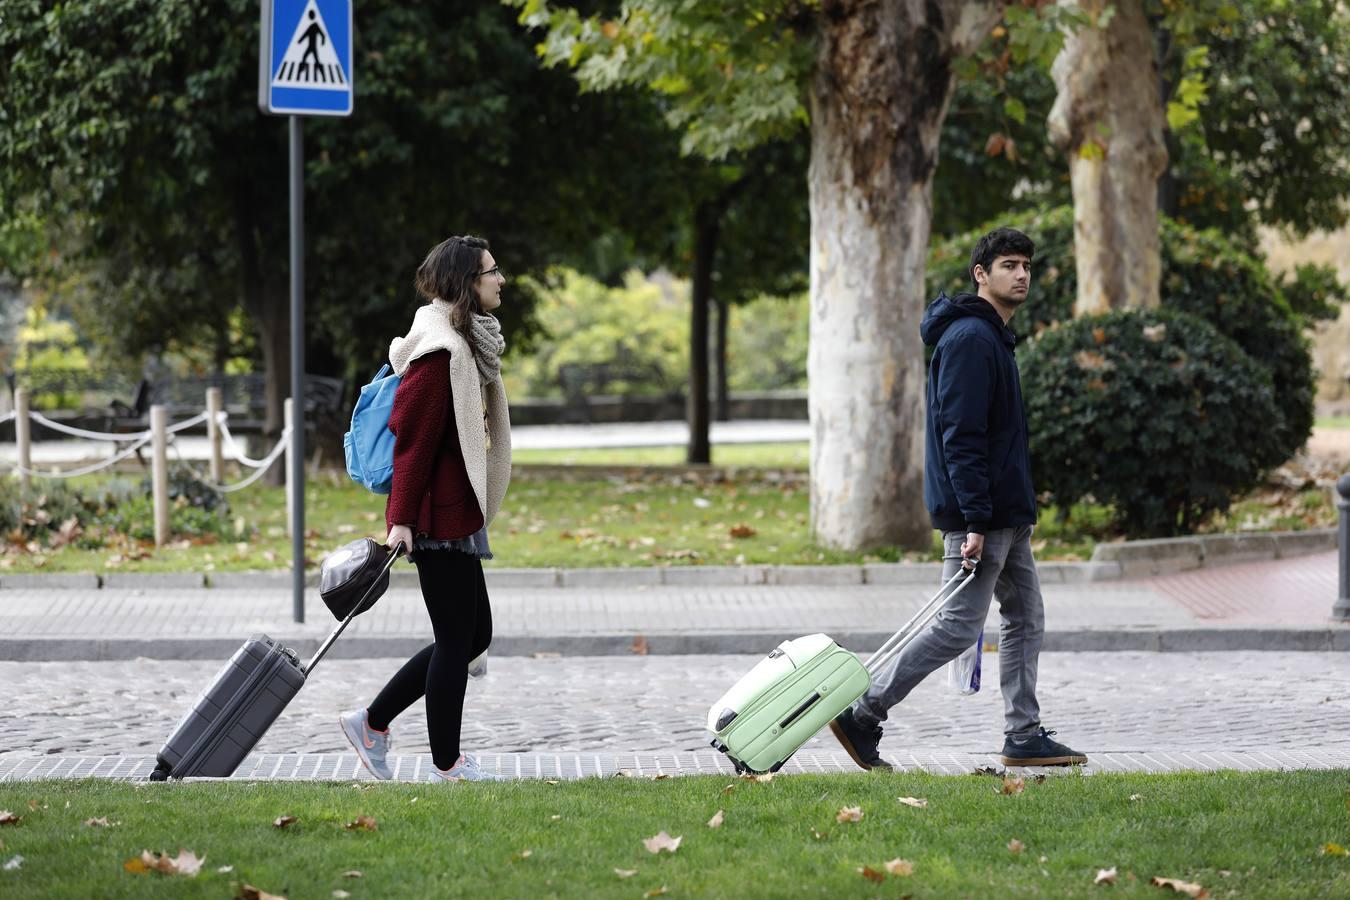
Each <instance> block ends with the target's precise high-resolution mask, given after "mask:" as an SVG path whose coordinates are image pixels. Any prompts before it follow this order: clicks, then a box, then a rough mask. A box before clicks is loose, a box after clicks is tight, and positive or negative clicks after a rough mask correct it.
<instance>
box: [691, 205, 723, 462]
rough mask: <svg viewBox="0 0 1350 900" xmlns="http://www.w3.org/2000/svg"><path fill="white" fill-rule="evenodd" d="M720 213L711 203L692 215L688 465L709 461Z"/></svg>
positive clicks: (716, 206)
mask: <svg viewBox="0 0 1350 900" xmlns="http://www.w3.org/2000/svg"><path fill="white" fill-rule="evenodd" d="M721 224H722V209H721V208H720V206H719V205H718V204H717V203H716V202H714V203H705V204H702V205H700V206H699V208H698V210H697V211H696V212H695V213H694V280H693V285H692V286H691V296H690V298H689V299H690V311H689V400H688V404H687V407H686V408H687V411H688V415H687V418H688V422H689V449H688V452H687V454H686V459H687V460H688V461H689V462H691V463H708V462H711V461H712V446H711V443H710V442H709V440H708V304H709V303H710V302H712V274H713V266H714V264H715V263H716V254H717V233H718V231H719V229H720V228H721Z"/></svg>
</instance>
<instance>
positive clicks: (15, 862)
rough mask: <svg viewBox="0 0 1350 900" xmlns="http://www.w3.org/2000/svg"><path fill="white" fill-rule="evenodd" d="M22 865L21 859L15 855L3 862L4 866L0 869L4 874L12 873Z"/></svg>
mask: <svg viewBox="0 0 1350 900" xmlns="http://www.w3.org/2000/svg"><path fill="white" fill-rule="evenodd" d="M22 865H23V857H22V856H20V855H19V854H17V853H16V854H14V855H13V856H11V857H10V858H9V859H7V860H5V864H4V865H3V866H0V869H4V870H5V871H6V872H13V871H15V870H16V869H18V868H19V866H22Z"/></svg>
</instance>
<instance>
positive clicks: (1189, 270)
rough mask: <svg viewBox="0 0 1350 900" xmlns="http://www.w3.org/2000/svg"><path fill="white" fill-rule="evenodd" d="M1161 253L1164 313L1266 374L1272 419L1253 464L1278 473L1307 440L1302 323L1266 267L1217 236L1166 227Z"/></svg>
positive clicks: (1309, 391) (1309, 371) (1307, 356)
mask: <svg viewBox="0 0 1350 900" xmlns="http://www.w3.org/2000/svg"><path fill="white" fill-rule="evenodd" d="M1162 245H1163V275H1162V297H1163V307H1164V308H1165V309H1171V310H1176V311H1178V312H1184V313H1189V314H1191V315H1194V316H1197V317H1199V318H1201V319H1204V320H1205V321H1206V322H1208V323H1209V324H1211V325H1213V326H1214V327H1215V328H1217V329H1218V330H1219V332H1220V333H1221V334H1224V335H1226V336H1228V337H1230V338H1232V339H1233V340H1234V341H1236V342H1237V344H1238V346H1239V347H1241V348H1242V349H1243V350H1244V351H1245V352H1246V353H1247V355H1248V356H1250V357H1251V358H1252V359H1253V360H1255V361H1256V362H1257V363H1258V364H1259V365H1261V366H1263V367H1264V368H1265V369H1266V370H1267V371H1268V372H1269V373H1270V376H1271V380H1272V385H1273V387H1274V390H1275V397H1276V398H1277V400H1278V403H1277V408H1276V413H1277V415H1276V416H1275V418H1273V419H1269V420H1267V421H1266V422H1265V425H1266V426H1267V427H1268V428H1269V429H1270V437H1271V441H1270V442H1267V443H1265V444H1263V446H1266V447H1267V448H1268V449H1269V453H1268V455H1266V456H1264V457H1260V456H1258V459H1260V461H1261V464H1262V465H1263V466H1267V467H1268V466H1276V465H1279V464H1280V463H1282V462H1284V461H1285V460H1286V459H1288V458H1289V457H1290V456H1292V455H1293V454H1294V453H1295V451H1297V450H1298V449H1299V448H1300V447H1302V446H1303V444H1304V442H1305V441H1307V439H1308V435H1309V434H1311V433H1312V424H1313V400H1314V394H1315V393H1316V390H1317V385H1316V378H1315V376H1314V373H1313V367H1312V354H1311V350H1310V348H1309V342H1308V339H1307V338H1306V337H1305V336H1304V334H1303V325H1304V321H1303V319H1302V318H1301V317H1300V316H1298V315H1296V314H1295V313H1294V311H1293V310H1292V309H1291V308H1290V306H1289V303H1288V302H1287V301H1286V300H1285V297H1284V294H1283V293H1282V292H1281V291H1280V288H1279V284H1278V283H1277V282H1276V281H1275V279H1273V278H1272V277H1271V275H1270V272H1269V271H1268V270H1267V269H1266V267H1265V264H1264V263H1262V262H1261V260H1260V259H1259V258H1257V257H1256V256H1254V255H1252V254H1251V253H1249V252H1248V250H1249V248H1247V247H1244V246H1243V245H1241V244H1240V243H1237V242H1234V241H1233V240H1231V239H1230V238H1229V237H1227V236H1226V235H1223V234H1221V233H1219V232H1218V231H1217V230H1215V229H1207V230H1204V231H1197V230H1195V229H1192V228H1189V227H1187V226H1185V225H1182V224H1180V223H1176V222H1171V221H1164V222H1163V229H1162Z"/></svg>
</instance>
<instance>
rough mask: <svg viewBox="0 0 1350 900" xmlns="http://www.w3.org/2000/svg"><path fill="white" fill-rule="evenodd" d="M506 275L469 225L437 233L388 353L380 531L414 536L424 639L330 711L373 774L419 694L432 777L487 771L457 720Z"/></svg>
mask: <svg viewBox="0 0 1350 900" xmlns="http://www.w3.org/2000/svg"><path fill="white" fill-rule="evenodd" d="M505 283H506V278H505V276H503V275H502V273H501V270H500V269H499V268H498V267H497V263H496V261H495V260H493V258H492V253H491V252H490V251H489V249H488V242H487V241H485V240H483V239H482V238H477V237H469V236H465V237H452V238H450V239H449V240H446V241H444V242H442V243H440V244H438V245H437V246H436V247H435V248H433V249H432V251H431V252H430V253H428V254H427V258H426V259H425V260H424V261H423V262H422V265H421V266H420V267H418V270H417V278H416V282H415V284H416V287H417V291H418V293H419V294H420V295H421V296H422V297H423V298H425V299H426V300H427V301H429V302H428V303H427V304H426V305H425V306H422V307H421V308H420V309H418V311H417V314H416V316H414V318H413V324H412V328H411V329H410V330H409V332H408V334H407V336H406V337H401V338H395V339H394V341H393V343H392V344H391V345H390V347H389V362H390V364H391V365H392V366H393V368H394V372H395V373H396V374H398V375H399V376H400V381H399V385H398V390H397V392H396V393H395V395H394V407H393V411H392V413H391V414H390V418H389V429H390V430H391V431H392V432H393V433H394V481H393V488H392V490H391V491H390V494H389V500H388V503H387V504H386V506H385V523H386V525H387V526H388V529H389V533H388V537H387V538H386V540H385V544H386V545H387V546H389V547H397V546H398V544H399V543H402V544H403V545H404V546H405V547H408V548H411V558H412V561H413V563H414V564H415V565H416V566H417V578H418V581H419V582H420V584H421V587H422V599H423V601H424V602H425V603H426V607H427V612H428V613H429V614H430V616H431V627H432V631H433V632H434V634H435V638H436V639H435V642H434V643H432V644H431V645H430V646H428V647H426V648H425V649H423V650H422V651H421V652H419V653H418V654H417V655H416V656H414V657H413V658H412V659H410V660H408V661H407V663H405V664H404V665H403V668H401V669H400V670H399V671H398V672H397V673H396V674H395V675H394V677H393V678H391V679H390V680H389V683H388V684H386V685H385V686H384V689H383V690H381V691H380V693H379V695H378V696H377V697H376V698H375V699H374V701H372V702H371V704H370V706H369V707H367V708H366V709H355V710H351V711H350V712H346V713H343V714H342V715H341V717H340V721H341V723H342V730H343V732H344V733H345V734H346V735H347V738H348V740H350V741H351V742H352V746H353V747H355V748H356V752H357V755H358V756H360V758H361V762H362V763H364V764H365V766H366V768H368V769H369V770H370V771H371V772H372V773H373V774H374V775H375V777H377V778H392V777H393V772H392V771H391V770H390V767H389V762H388V754H389V746H390V735H389V723H390V722H392V721H393V720H394V718H395V717H397V716H398V714H399V713H401V712H403V711H404V710H405V709H407V708H408V707H409V706H411V705H412V704H413V703H415V702H416V701H417V700H418V699H419V698H421V697H423V696H425V697H426V709H427V731H428V733H429V736H430V739H431V756H432V760H433V762H434V763H435V768H434V769H433V770H432V772H431V776H430V777H431V780H432V781H487V780H492V779H491V778H490V776H488V775H486V774H485V773H484V772H482V770H481V769H480V768H479V766H478V761H477V760H476V759H475V758H474V757H472V756H470V755H469V754H467V753H464V752H462V749H461V748H460V745H459V738H460V724H461V718H462V714H463V710H464V689H465V686H466V684H467V679H468V676H469V674H470V668H473V669H475V671H474V672H473V674H475V675H477V674H481V671H482V670H483V669H485V668H486V657H485V656H484V654H485V653H486V651H487V647H488V644H489V643H491V641H492V610H491V608H490V607H489V605H488V595H487V588H486V585H485V584H484V581H483V565H482V560H484V559H491V558H492V553H491V551H490V549H489V547H488V533H487V528H488V525H489V524H490V523H491V522H492V519H493V518H494V517H495V516H496V514H497V510H498V509H499V508H500V506H501V502H502V498H503V497H504V496H505V495H506V486H507V483H508V482H509V481H510V480H511V423H510V416H509V413H508V410H507V405H506V392H505V390H504V389H503V388H502V380H501V354H502V351H503V350H504V349H505V347H506V342H505V341H504V340H503V339H502V335H501V326H500V324H499V323H498V322H497V319H496V318H495V317H493V316H492V315H491V312H492V310H494V309H496V308H497V307H499V306H500V305H501V302H502V301H501V289H502V285H503V284H505Z"/></svg>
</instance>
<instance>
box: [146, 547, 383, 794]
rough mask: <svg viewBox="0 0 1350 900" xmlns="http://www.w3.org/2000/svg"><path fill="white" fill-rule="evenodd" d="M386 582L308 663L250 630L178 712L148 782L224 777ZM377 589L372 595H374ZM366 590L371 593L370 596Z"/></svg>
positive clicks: (377, 585)
mask: <svg viewBox="0 0 1350 900" xmlns="http://www.w3.org/2000/svg"><path fill="white" fill-rule="evenodd" d="M402 550H403V546H402V545H401V544H400V545H399V547H398V549H397V550H396V551H395V552H394V553H391V554H389V561H388V562H386V563H385V565H384V570H383V573H382V576H383V575H387V574H388V572H389V569H390V568H391V567H392V566H393V565H394V560H396V559H398V558H399V555H400V554H401V553H402ZM388 584H389V581H388V579H387V578H385V577H379V578H376V579H375V581H374V583H373V584H371V586H370V588H369V590H368V591H367V592H366V596H364V597H362V598H361V602H359V603H357V604H356V605H355V606H354V607H353V608H352V611H351V612H350V613H348V615H347V617H346V618H345V619H343V620H342V621H341V622H340V623H339V624H338V626H337V627H336V628H334V629H333V632H332V633H331V634H330V635H328V638H327V639H326V640H325V641H324V642H323V645H322V646H321V647H319V650H318V652H317V653H315V654H314V658H313V659H311V660H310V661H309V664H308V665H301V664H300V657H299V656H298V655H297V654H296V652H295V651H294V650H292V649H290V648H289V647H284V646H282V644H281V643H280V642H278V641H275V640H273V639H272V638H270V637H268V636H267V635H265V634H255V635H254V636H253V637H251V638H249V639H248V640H247V641H245V642H244V645H243V646H242V647H240V648H239V649H238V650H236V651H235V653H234V656H232V657H230V661H229V662H227V663H226V664H225V667H224V668H223V669H221V670H220V672H219V673H218V674H217V675H216V677H215V678H214V679H212V681H211V684H210V686H209V687H207V689H206V690H205V691H203V692H202V694H201V696H200V697H198V698H197V702H196V703H194V704H193V705H192V709H190V710H188V712H187V714H186V715H185V716H183V719H182V721H180V722H179V723H178V727H177V728H175V729H174V731H173V734H172V735H170V736H169V739H168V740H167V741H165V743H164V746H163V748H161V749H160V751H159V755H158V756H157V757H156V758H155V763H156V765H155V770H154V771H153V772H152V773H151V774H150V780H151V781H164V780H165V779H167V778H170V777H173V778H186V777H189V776H215V777H219V778H224V777H227V776H229V775H231V774H233V773H234V770H235V769H236V768H238V767H239V763H240V762H242V761H243V759H244V757H245V756H247V755H248V754H249V751H250V750H252V749H253V747H254V745H255V744H257V743H258V741H259V739H261V738H262V736H263V735H264V734H266V733H267V729H268V728H270V727H271V725H272V723H273V722H274V721H276V718H277V716H279V715H281V711H282V710H284V709H285V708H286V705H287V704H289V703H290V702H291V698H293V697H294V696H295V695H296V694H297V693H299V691H300V688H302V687H304V685H305V678H306V677H308V675H309V673H310V672H312V671H314V667H315V666H316V665H318V662H319V660H321V659H323V657H324V654H326V653H327V652H328V648H329V647H331V646H332V645H333V642H334V641H336V640H337V639H338V635H340V634H342V631H343V629H345V628H346V627H347V625H348V623H350V622H351V620H352V619H354V618H355V617H356V615H357V613H359V612H362V611H363V610H365V609H367V608H369V606H370V605H371V603H373V602H374V601H375V600H376V599H378V593H382V592H383V591H384V589H385V588H386V587H387V586H388ZM377 592H378V593H377ZM372 594H376V596H374V597H372V596H371V595H372Z"/></svg>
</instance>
